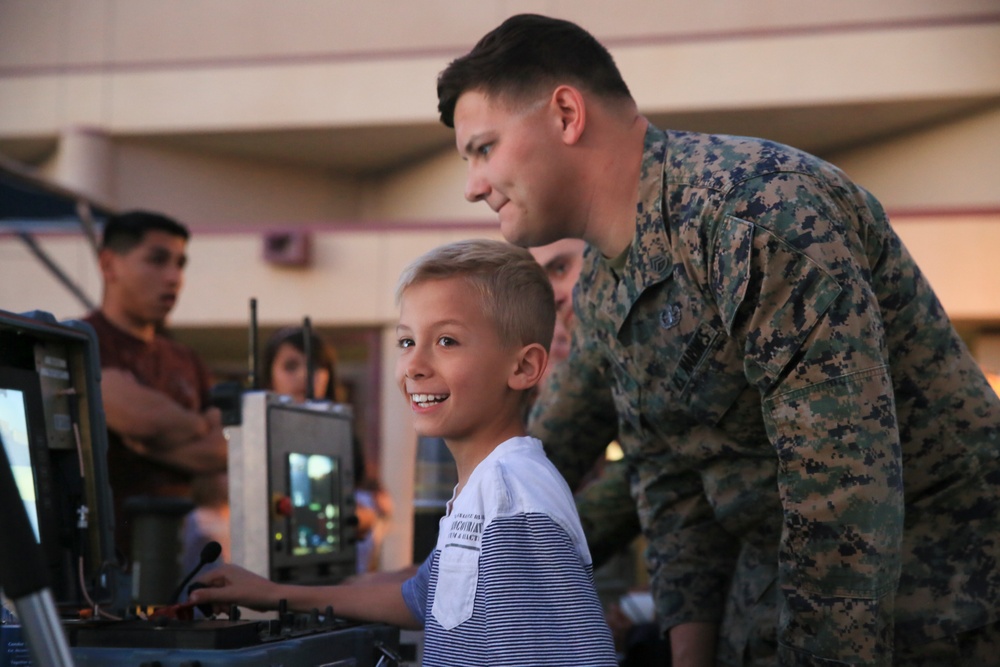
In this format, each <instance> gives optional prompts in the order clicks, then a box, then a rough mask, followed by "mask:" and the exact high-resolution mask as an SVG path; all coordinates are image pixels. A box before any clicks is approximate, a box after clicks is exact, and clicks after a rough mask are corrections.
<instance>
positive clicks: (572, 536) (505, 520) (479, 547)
mask: <svg viewBox="0 0 1000 667" xmlns="http://www.w3.org/2000/svg"><path fill="white" fill-rule="evenodd" d="M397 300H398V302H399V307H400V318H399V325H398V327H397V335H398V337H399V347H400V354H399V359H398V362H397V366H396V379H397V382H398V384H399V388H400V390H401V391H402V392H403V395H404V397H406V399H407V401H408V402H409V403H410V406H411V409H412V410H413V417H414V426H415V428H416V431H417V432H418V433H419V434H421V435H426V436H435V437H441V438H444V440H445V442H446V443H447V445H448V448H449V449H450V451H451V453H452V455H453V456H454V458H455V461H456V465H457V467H458V480H459V481H458V485H457V486H456V487H455V493H454V496H453V497H452V499H451V501H450V503H449V511H448V514H447V516H445V518H444V519H442V521H441V525H440V533H439V536H438V542H437V546H436V547H435V549H434V551H433V552H432V553H431V555H430V556H429V557H428V559H427V561H426V562H425V563H424V564H423V566H422V567H421V568H420V570H419V571H418V573H417V575H416V576H415V577H413V578H412V579H410V580H408V581H406V582H405V583H403V584H402V586H400V585H399V584H396V583H371V584H365V585H364V590H363V591H362V590H359V588H360V587H361V585H353V586H344V587H340V586H329V587H308V588H306V587H300V586H288V585H281V584H275V583H272V582H269V581H267V580H264V579H262V578H260V577H257V576H256V575H253V574H251V573H249V572H246V571H245V570H242V569H240V568H237V567H233V566H225V567H222V568H219V569H217V570H214V571H213V572H212V573H210V574H209V575H206V576H205V577H203V578H202V581H204V582H205V583H207V584H208V585H209V586H211V587H212V588H205V589H200V590H197V591H195V592H194V593H192V596H191V599H192V601H193V602H197V603H203V602H211V603H215V604H219V605H224V604H229V603H233V602H236V603H238V604H244V605H248V606H251V607H257V608H274V607H276V606H277V605H278V601H279V600H281V599H285V600H287V602H288V606H289V608H291V609H295V610H300V611H307V610H310V609H313V608H323V607H325V606H326V605H328V604H332V605H333V608H334V609H335V610H336V613H337V614H338V615H339V616H345V617H350V618H356V619H359V620H368V621H382V622H387V623H392V624H395V625H399V626H402V627H410V628H413V627H421V626H423V627H424V630H425V635H424V664H425V665H463V667H464V666H472V665H492V664H504V665H534V666H541V665H567V666H569V665H572V666H573V667H580V666H586V665H601V666H604V665H607V666H613V665H616V664H617V662H616V659H615V653H614V646H613V644H612V641H611V635H610V632H609V631H608V628H607V625H606V624H605V621H604V615H603V611H602V609H601V605H600V602H599V600H598V598H597V594H596V592H595V590H594V587H593V577H592V572H591V559H590V554H589V552H588V551H587V546H586V542H585V540H584V537H583V530H582V529H581V527H580V521H579V518H578V516H577V514H576V509H575V507H574V504H573V498H572V495H571V494H570V491H569V487H568V486H567V485H566V483H565V481H563V479H562V477H561V476H560V475H559V473H558V472H557V471H556V470H555V468H554V467H553V466H552V464H551V463H549V461H548V460H547V459H546V458H545V454H544V452H543V450H542V445H541V442H539V441H538V440H535V439H534V438H529V437H526V436H525V432H524V425H523V422H522V419H521V415H522V414H523V411H524V401H525V400H526V397H527V396H528V394H529V391H530V390H531V389H532V388H533V387H534V386H535V385H536V384H537V383H538V381H539V379H540V378H541V377H542V374H543V371H544V370H545V365H546V362H547V358H548V346H549V341H550V340H551V338H552V330H553V326H554V322H555V312H554V305H553V295H552V288H551V286H550V285H549V282H548V280H547V279H546V276H545V273H544V271H543V270H542V269H541V268H540V267H539V266H538V264H537V263H536V262H535V261H534V260H533V259H532V257H531V255H530V254H529V253H528V252H527V251H526V250H523V249H520V248H516V247H514V246H511V245H508V244H506V243H502V242H497V241H484V240H476V241H463V242H459V243H453V244H450V245H447V246H443V247H441V248H438V249H436V250H433V251H431V252H430V253H428V254H426V255H424V256H423V257H421V258H419V259H418V260H417V261H416V262H414V263H413V264H411V265H410V266H409V267H408V268H407V269H406V270H405V271H404V272H403V275H402V277H401V278H400V282H399V288H398V290H397Z"/></svg>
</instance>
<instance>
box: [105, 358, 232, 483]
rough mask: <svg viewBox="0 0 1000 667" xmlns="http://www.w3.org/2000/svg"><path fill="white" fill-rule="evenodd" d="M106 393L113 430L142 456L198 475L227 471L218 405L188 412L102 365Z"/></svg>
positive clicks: (108, 413) (128, 377) (164, 397)
mask: <svg viewBox="0 0 1000 667" xmlns="http://www.w3.org/2000/svg"><path fill="white" fill-rule="evenodd" d="M101 395H102V398H103V400H104V414H105V418H106V420H107V425H108V428H110V429H111V430H113V431H115V432H117V433H118V434H120V435H121V436H122V440H123V442H124V443H125V445H126V446H127V447H129V449H131V450H132V451H134V452H136V453H137V454H139V455H141V456H144V457H146V458H149V459H152V460H155V461H158V462H160V463H163V464H165V465H170V466H173V467H176V468H180V469H182V470H187V471H189V472H193V473H213V472H220V471H223V470H225V469H226V462H227V461H226V458H227V444H226V439H225V436H224V435H223V432H222V416H221V413H220V412H219V411H218V409H216V408H210V409H208V410H206V411H205V412H203V413H198V412H195V411H193V410H188V409H186V408H184V407H183V406H181V405H180V404H178V403H177V402H176V401H174V400H173V399H172V398H170V397H169V396H167V395H166V394H164V393H162V392H159V391H157V390H155V389H151V388H149V387H146V386H144V385H142V384H140V383H139V382H138V381H137V380H136V379H135V378H134V377H133V376H132V374H131V373H129V372H128V371H125V370H121V369H117V368H103V369H101Z"/></svg>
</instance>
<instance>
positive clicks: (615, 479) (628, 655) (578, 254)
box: [528, 239, 670, 667]
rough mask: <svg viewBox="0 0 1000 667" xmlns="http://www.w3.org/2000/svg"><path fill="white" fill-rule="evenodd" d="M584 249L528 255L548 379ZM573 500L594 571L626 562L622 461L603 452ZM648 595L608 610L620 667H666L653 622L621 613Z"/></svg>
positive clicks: (565, 333)
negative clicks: (545, 324)
mask: <svg viewBox="0 0 1000 667" xmlns="http://www.w3.org/2000/svg"><path fill="white" fill-rule="evenodd" d="M586 248H587V244H586V243H585V242H584V241H582V240H580V239H561V240H559V241H556V242H554V243H549V244H547V245H543V246H538V247H535V248H528V250H529V251H530V252H531V256H532V257H534V258H535V261H536V262H538V264H539V265H541V267H542V269H544V270H545V275H546V276H547V277H548V279H549V283H551V285H552V293H553V296H554V297H555V304H556V325H555V329H554V332H553V334H552V347H551V350H550V354H549V360H550V363H549V366H548V367H547V368H546V371H545V378H546V379H548V376H549V375H550V374H551V373H552V371H553V370H554V369H555V368H557V367H558V365H559V364H560V363H562V362H563V361H565V360H566V358H567V357H569V351H570V342H571V338H572V332H573V329H574V325H575V324H576V319H575V316H574V314H573V289H574V288H575V287H576V282H577V280H578V279H579V278H580V270H581V269H582V268H583V253H584V250H586ZM536 400H537V399H536ZM609 449H613V450H615V451H616V453H620V447H619V445H618V443H617V442H613V443H612V444H611V445H609ZM573 498H574V500H575V501H576V509H577V511H578V512H579V514H580V524H581V525H582V526H583V532H584V535H586V537H587V546H589V547H590V555H591V558H593V560H594V567H595V568H599V567H601V565H603V564H605V563H607V562H609V561H610V560H611V559H612V558H613V557H615V556H618V557H622V556H625V557H629V556H630V555H631V554H630V553H629V550H628V548H627V547H628V546H629V545H630V544H632V543H633V542H634V541H635V540H636V538H638V537H640V536H641V535H642V528H641V526H640V525H639V515H638V513H637V512H636V509H635V503H634V502H633V500H632V494H631V491H630V489H629V472H628V465H627V463H626V461H625V459H624V458H616V459H612V458H609V455H605V454H604V453H602V455H601V456H600V457H599V458H598V460H597V462H596V463H595V465H594V467H593V468H592V469H591V470H590V472H589V473H588V474H587V475H586V476H585V477H584V478H583V479H581V481H580V484H579V488H578V489H577V491H576V493H574V494H573ZM646 594H648V589H643V590H637V591H634V592H632V593H630V594H629V595H626V596H624V597H623V598H622V599H621V600H616V601H613V602H611V603H610V604H609V605H608V609H607V621H608V626H609V627H610V628H611V634H612V636H613V637H614V640H615V648H616V650H617V651H618V653H619V656H620V662H621V664H622V665H623V667H647V666H648V667H653V666H655V667H666V666H667V665H669V664H670V645H669V643H668V642H667V641H665V640H663V639H661V638H660V637H659V636H658V634H657V631H656V623H655V622H654V621H653V620H652V619H648V618H646V617H645V616H641V615H639V614H637V613H635V611H633V610H632V609H627V610H625V609H623V608H622V601H623V600H628V601H631V600H634V599H636V597H637V596H642V595H646ZM632 606H635V605H634V604H633V605H632Z"/></svg>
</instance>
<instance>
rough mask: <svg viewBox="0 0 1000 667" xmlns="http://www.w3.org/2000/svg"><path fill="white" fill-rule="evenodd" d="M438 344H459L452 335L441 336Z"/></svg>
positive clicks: (445, 345)
mask: <svg viewBox="0 0 1000 667" xmlns="http://www.w3.org/2000/svg"><path fill="white" fill-rule="evenodd" d="M438 345H440V346H441V347H451V346H453V345H458V341H457V340H455V339H454V338H452V337H450V336H441V337H440V338H438Z"/></svg>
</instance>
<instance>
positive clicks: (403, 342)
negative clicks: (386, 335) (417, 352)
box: [396, 338, 413, 347]
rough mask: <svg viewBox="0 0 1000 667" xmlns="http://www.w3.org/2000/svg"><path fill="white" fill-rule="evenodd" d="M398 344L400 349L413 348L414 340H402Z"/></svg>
mask: <svg viewBox="0 0 1000 667" xmlns="http://www.w3.org/2000/svg"><path fill="white" fill-rule="evenodd" d="M396 344H397V345H399V347H413V339H412V338H400V339H399V341H398V342H397V343H396Z"/></svg>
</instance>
